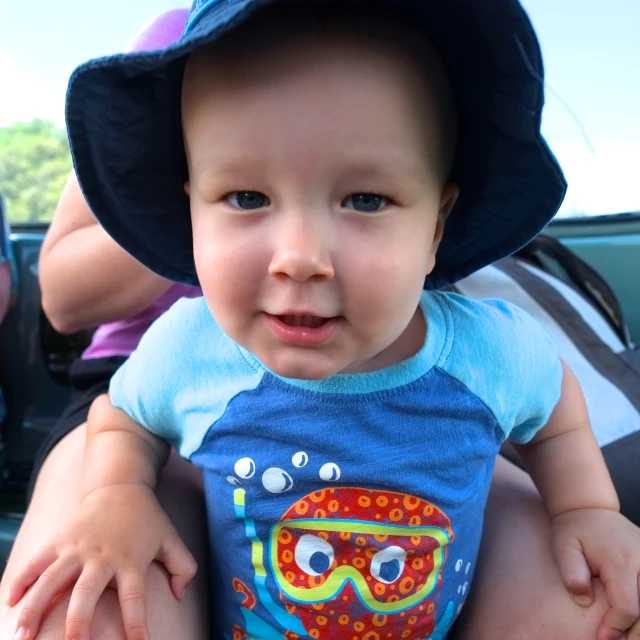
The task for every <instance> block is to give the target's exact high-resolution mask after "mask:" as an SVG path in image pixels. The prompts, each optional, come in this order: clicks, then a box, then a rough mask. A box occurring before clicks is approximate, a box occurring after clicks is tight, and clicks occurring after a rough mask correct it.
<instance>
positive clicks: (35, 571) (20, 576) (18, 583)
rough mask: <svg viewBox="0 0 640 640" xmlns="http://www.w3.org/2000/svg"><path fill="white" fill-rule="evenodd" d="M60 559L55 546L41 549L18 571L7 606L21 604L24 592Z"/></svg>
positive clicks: (49, 545) (7, 599) (10, 589)
mask: <svg viewBox="0 0 640 640" xmlns="http://www.w3.org/2000/svg"><path fill="white" fill-rule="evenodd" d="M57 559H58V551H57V549H56V548H55V546H54V545H52V544H48V545H46V546H45V547H43V548H42V549H39V550H38V551H36V553H35V554H34V556H33V558H31V560H29V562H27V564H26V565H25V566H24V567H23V568H22V569H20V571H18V573H17V574H16V575H15V576H14V578H13V580H12V581H11V584H10V585H9V594H8V595H7V597H6V598H5V600H4V601H5V604H6V605H7V606H9V607H13V606H14V605H15V604H17V603H18V602H20V600H21V599H22V596H23V595H24V592H25V591H26V590H27V589H28V588H29V587H30V586H31V585H32V584H33V583H34V582H35V581H36V580H37V579H38V578H39V577H40V576H41V575H42V574H43V573H44V572H45V571H46V570H47V569H48V568H49V567H50V566H51V565H52V564H53V563H54V562H55V561H56V560H57Z"/></svg>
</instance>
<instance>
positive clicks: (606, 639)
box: [598, 566, 640, 640]
mask: <svg viewBox="0 0 640 640" xmlns="http://www.w3.org/2000/svg"><path fill="white" fill-rule="evenodd" d="M600 580H601V581H602V584H603V585H604V588H605V590H606V592H607V599H608V600H609V609H608V610H607V612H606V613H605V615H604V620H603V621H602V624H601V625H600V630H599V632H598V640H619V639H620V638H622V637H623V634H624V633H625V631H627V630H628V629H629V628H630V627H632V626H633V625H634V624H635V623H636V622H637V620H638V617H640V602H639V599H638V576H637V574H635V573H631V572H630V571H628V569H627V568H626V567H624V566H618V567H614V568H613V569H611V568H607V569H605V568H603V569H602V570H601V571H600Z"/></svg>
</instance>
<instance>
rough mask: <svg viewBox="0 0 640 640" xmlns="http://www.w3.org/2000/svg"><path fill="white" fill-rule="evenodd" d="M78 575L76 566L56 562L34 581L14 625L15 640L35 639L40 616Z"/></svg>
mask: <svg viewBox="0 0 640 640" xmlns="http://www.w3.org/2000/svg"><path fill="white" fill-rule="evenodd" d="M77 575H78V565H77V564H76V563H73V562H69V561H67V560H62V559H59V560H56V561H55V562H54V563H53V564H52V565H51V566H50V567H49V568H48V569H47V570H46V571H45V572H44V573H43V574H42V575H41V576H40V577H39V578H38V580H37V581H36V583H35V584H34V585H33V588H32V589H31V591H29V593H28V594H27V595H26V596H25V598H24V604H23V605H22V609H21V610H20V615H19V616H18V622H17V624H16V629H17V631H16V634H15V636H14V638H15V639H16V640H18V639H19V640H26V639H29V640H31V639H32V638H35V637H36V635H37V633H38V629H39V628H40V622H41V621H42V616H43V615H44V614H45V612H46V611H47V609H48V608H49V607H50V606H51V603H52V602H53V600H54V598H55V597H56V596H57V595H58V594H59V593H60V592H61V591H64V589H66V588H67V587H68V586H69V585H70V584H71V583H72V582H73V580H74V578H75V577H76V576H77Z"/></svg>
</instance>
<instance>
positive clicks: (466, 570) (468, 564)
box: [464, 562, 471, 575]
mask: <svg viewBox="0 0 640 640" xmlns="http://www.w3.org/2000/svg"><path fill="white" fill-rule="evenodd" d="M469 571H471V563H470V562H468V563H467V568H466V569H465V570H464V573H465V575H466V574H468V573H469Z"/></svg>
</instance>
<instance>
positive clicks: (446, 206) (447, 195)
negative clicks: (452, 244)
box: [434, 182, 460, 244]
mask: <svg viewBox="0 0 640 640" xmlns="http://www.w3.org/2000/svg"><path fill="white" fill-rule="evenodd" d="M459 195H460V187H459V186H458V185H457V184H454V183H453V182H448V183H447V184H445V185H444V188H443V189H442V196H441V198H440V209H439V210H438V223H437V226H436V235H435V237H434V243H436V244H439V243H440V240H442V236H443V234H444V226H445V224H446V222H447V218H448V217H449V214H450V213H451V211H453V207H454V206H455V204H456V202H457V201H458V196H459Z"/></svg>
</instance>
